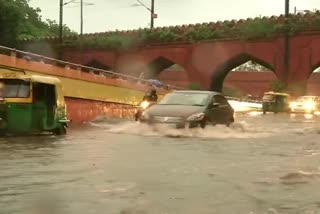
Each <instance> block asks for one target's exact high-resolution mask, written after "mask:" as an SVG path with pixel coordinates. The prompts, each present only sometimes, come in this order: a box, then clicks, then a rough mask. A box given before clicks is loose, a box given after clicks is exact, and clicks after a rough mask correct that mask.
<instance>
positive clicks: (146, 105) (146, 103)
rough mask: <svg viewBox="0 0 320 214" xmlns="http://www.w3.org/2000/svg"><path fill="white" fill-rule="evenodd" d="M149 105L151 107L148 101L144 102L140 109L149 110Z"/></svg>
mask: <svg viewBox="0 0 320 214" xmlns="http://www.w3.org/2000/svg"><path fill="white" fill-rule="evenodd" d="M149 105H150V103H149V102H148V101H143V102H142V103H141V104H140V107H141V108H143V109H146V108H148V106H149Z"/></svg>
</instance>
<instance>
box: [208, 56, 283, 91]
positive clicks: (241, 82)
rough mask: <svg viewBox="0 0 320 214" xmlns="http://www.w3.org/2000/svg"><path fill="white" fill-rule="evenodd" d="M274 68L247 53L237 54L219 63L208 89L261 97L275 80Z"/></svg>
mask: <svg viewBox="0 0 320 214" xmlns="http://www.w3.org/2000/svg"><path fill="white" fill-rule="evenodd" d="M273 71H274V68H273V67H272V66H271V65H270V64H268V63H266V62H265V61H263V60H260V59H258V58H256V57H253V56H251V55H249V54H245V53H243V54H239V55H237V56H235V57H233V58H231V59H229V60H228V61H227V62H225V63H223V64H221V65H220V66H219V67H218V68H217V69H216V70H215V71H214V72H213V75H212V79H211V85H210V89H211V90H213V91H219V92H224V93H225V94H226V95H229V96H242V95H246V94H250V95H252V96H255V97H261V96H262V95H263V93H264V92H265V91H267V90H270V89H271V88H272V84H273V83H274V82H276V81H277V77H276V75H275V74H274V73H273Z"/></svg>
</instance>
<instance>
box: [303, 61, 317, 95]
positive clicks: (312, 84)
mask: <svg viewBox="0 0 320 214" xmlns="http://www.w3.org/2000/svg"><path fill="white" fill-rule="evenodd" d="M306 93H307V94H308V95H314V96H320V64H318V65H316V66H314V67H313V68H312V73H311V74H310V77H309V79H308V82H307V89H306Z"/></svg>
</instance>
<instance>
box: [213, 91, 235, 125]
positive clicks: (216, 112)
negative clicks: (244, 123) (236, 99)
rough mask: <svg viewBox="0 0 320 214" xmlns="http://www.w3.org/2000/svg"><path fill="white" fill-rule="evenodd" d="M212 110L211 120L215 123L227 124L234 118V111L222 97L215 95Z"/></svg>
mask: <svg viewBox="0 0 320 214" xmlns="http://www.w3.org/2000/svg"><path fill="white" fill-rule="evenodd" d="M211 106H212V107H211V108H210V119H211V121H212V122H213V123H225V122H228V121H229V120H230V119H231V117H232V114H233V113H232V112H231V111H232V110H231V107H230V104H229V102H228V100H227V99H226V98H225V97H223V96H222V95H214V96H213V98H212V105H211Z"/></svg>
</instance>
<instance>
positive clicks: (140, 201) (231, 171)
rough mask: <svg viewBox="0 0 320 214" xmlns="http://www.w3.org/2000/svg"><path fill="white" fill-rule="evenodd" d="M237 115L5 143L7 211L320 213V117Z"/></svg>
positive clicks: (110, 125)
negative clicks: (223, 120)
mask: <svg viewBox="0 0 320 214" xmlns="http://www.w3.org/2000/svg"><path fill="white" fill-rule="evenodd" d="M236 120H237V122H236V123H235V124H234V125H233V126H232V127H230V128H226V127H223V126H218V127H208V129H206V130H192V131H190V130H189V131H185V130H168V129H166V128H161V127H160V128H159V129H157V130H153V129H151V128H148V127H144V126H142V125H139V124H136V123H133V122H120V123H118V122H108V121H106V120H102V121H97V122H95V123H92V124H87V125H84V126H83V127H77V128H72V129H71V130H70V133H69V135H68V136H66V137H61V138H58V137H51V136H45V137H26V138H8V139H4V140H0V213H1V214H2V213H3V214H11V213H12V214H20V213H21V214H25V213H28V214H29V213H41V214H46V213H51V212H47V211H56V212H52V213H64V214H65V213H68V214H102V213H108V214H113V213H114V214H129V213H139V214H142V213H143V214H145V213H150V214H196V213H197V214H198V213H199V214H209V213H210V214H212V213H219V214H220V213H228V214H230V213H238V214H240V213H241V214H242V213H243V214H245V213H258V214H260V213H261V214H264V213H267V214H269V213H270V214H276V213H320V191H319V184H320V134H319V133H320V119H319V118H316V117H313V118H311V117H304V116H303V115H299V116H297V117H293V116H289V115H277V116H275V115H273V114H270V115H253V114H252V115H237V117H236ZM142 135H143V136H142ZM41 207H42V208H43V209H44V210H45V211H42V212H36V211H37V209H40V208H41Z"/></svg>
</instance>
